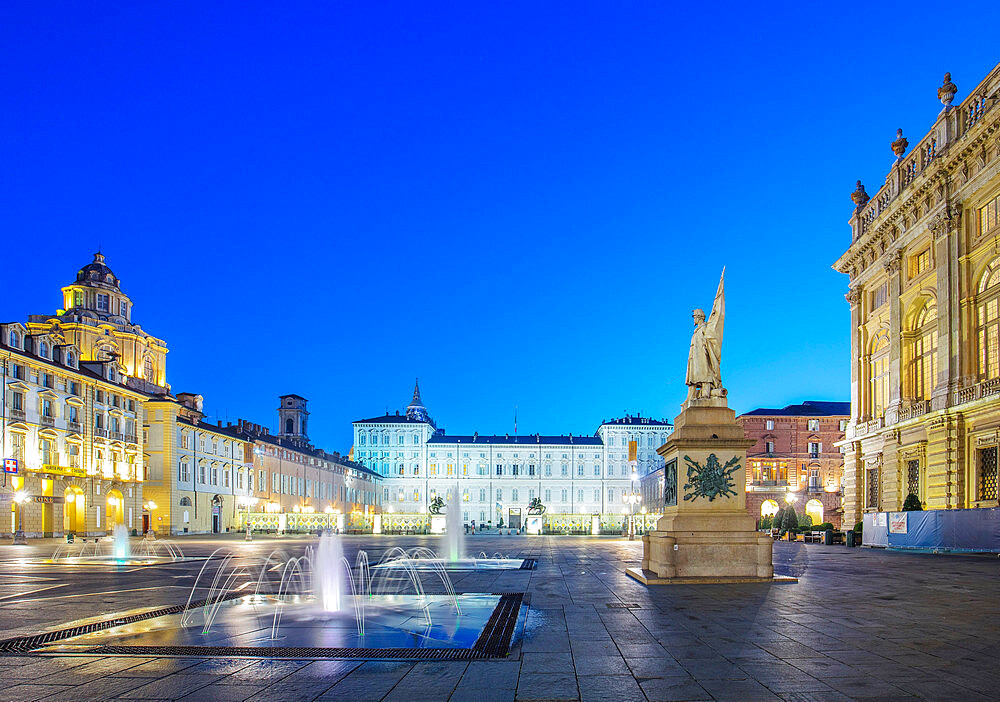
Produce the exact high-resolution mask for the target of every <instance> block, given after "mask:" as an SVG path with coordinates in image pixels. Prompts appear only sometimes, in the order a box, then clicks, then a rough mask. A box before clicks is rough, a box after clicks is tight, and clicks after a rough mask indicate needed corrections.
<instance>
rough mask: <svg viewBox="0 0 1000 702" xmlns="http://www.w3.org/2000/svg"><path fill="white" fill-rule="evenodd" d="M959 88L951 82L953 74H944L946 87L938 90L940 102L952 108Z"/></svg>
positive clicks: (943, 86)
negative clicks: (952, 102)
mask: <svg viewBox="0 0 1000 702" xmlns="http://www.w3.org/2000/svg"><path fill="white" fill-rule="evenodd" d="M957 92H958V86H957V85H955V84H954V83H952V82H951V73H945V74H944V85H942V86H941V87H940V88H938V100H940V101H941V104H942V105H946V106H949V107H950V106H951V101H952V100H954V99H955V93H957Z"/></svg>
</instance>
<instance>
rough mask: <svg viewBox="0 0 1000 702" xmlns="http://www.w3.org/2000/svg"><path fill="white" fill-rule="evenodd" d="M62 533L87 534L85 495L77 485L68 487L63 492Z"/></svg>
mask: <svg viewBox="0 0 1000 702" xmlns="http://www.w3.org/2000/svg"><path fill="white" fill-rule="evenodd" d="M63 531H64V532H65V533H67V534H86V533H87V495H86V493H84V491H83V488H81V487H80V486H79V485H70V486H68V487H67V488H66V490H65V491H64V492H63Z"/></svg>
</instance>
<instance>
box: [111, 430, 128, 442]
mask: <svg viewBox="0 0 1000 702" xmlns="http://www.w3.org/2000/svg"><path fill="white" fill-rule="evenodd" d="M111 438H112V439H113V440H114V441H124V440H125V435H124V434H122V433H121V432H120V431H113V432H111Z"/></svg>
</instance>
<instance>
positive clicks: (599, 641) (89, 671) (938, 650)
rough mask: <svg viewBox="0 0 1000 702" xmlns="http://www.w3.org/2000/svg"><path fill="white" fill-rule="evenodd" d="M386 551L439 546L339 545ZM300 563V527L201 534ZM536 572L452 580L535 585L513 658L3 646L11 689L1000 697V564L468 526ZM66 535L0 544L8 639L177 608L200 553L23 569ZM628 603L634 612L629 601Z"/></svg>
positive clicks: (139, 693) (555, 696) (113, 693)
mask: <svg viewBox="0 0 1000 702" xmlns="http://www.w3.org/2000/svg"><path fill="white" fill-rule="evenodd" d="M342 538H343V543H344V546H345V552H346V554H347V556H348V558H349V559H351V560H353V557H354V554H355V553H356V551H357V550H358V549H365V550H367V551H368V552H369V554H370V555H372V556H373V557H374V558H377V557H378V556H379V555H380V554H381V552H382V551H383V550H385V549H388V548H391V547H393V546H402V547H404V548H410V547H413V546H428V547H432V548H433V547H434V545H435V542H434V539H433V538H432V537H386V536H382V537H373V536H368V537H353V536H347V537H342ZM180 543H181V546H182V548H183V549H184V551H185V554H186V555H191V556H204V555H208V554H209V553H211V552H212V551H213V550H214V549H215V548H217V547H219V546H228V547H231V548H233V549H234V550H239V551H240V552H253V553H257V554H260V555H264V554H266V553H267V552H269V551H270V550H271V549H274V548H282V549H285V550H286V551H287V552H289V553H290V554H293V555H298V554H299V553H301V551H302V550H303V549H304V548H305V546H306V545H308V544H309V543H310V540H308V539H306V538H301V537H287V538H272V539H264V538H260V539H258V540H257V541H254V542H253V543H252V544H244V543H243V542H242V541H240V540H238V539H237V538H236V537H223V538H217V539H209V538H207V537H205V538H199V537H190V538H188V539H185V540H181V541H180ZM468 547H469V549H470V550H474V551H477V552H478V551H486V552H488V553H493V552H495V551H499V552H503V553H505V554H507V555H510V556H523V557H530V558H535V559H537V560H538V566H537V569H536V570H533V571H532V570H510V571H500V570H494V571H482V572H475V573H472V572H465V573H455V574H453V580H454V582H455V587H456V589H457V590H459V591H464V592H524V593H526V601H527V603H528V609H527V615H526V617H525V619H524V635H523V637H520V638H518V639H516V640H515V642H514V645H513V647H512V650H511V654H510V655H509V656H508V657H507V658H506V659H504V660H481V661H471V662H469V661H419V662H413V661H405V662H400V661H371V660H369V661H364V660H350V661H342V660H294V659H293V660H266V659H265V660H262V659H251V658H247V659H239V658H237V659H228V658H215V659H205V658H196V657H195V658H168V657H155V656H111V657H100V656H92V655H75V656H70V655H17V656H0V679H2V680H3V681H4V687H3V690H2V692H0V699H4V700H39V699H48V700H111V699H156V700H161V699H162V700H174V699H184V700H201V699H204V700H221V701H224V702H225V701H229V700H233V701H242V700H269V701H271V702H274V701H277V700H314V699H321V700H382V699H384V700H406V702H416V701H417V700H448V699H451V700H475V702H488V701H490V700H609V699H610V700H643V699H646V700H757V699H766V700H847V699H875V698H877V699H962V700H979V699H983V700H986V699H996V698H997V693H996V690H998V689H1000V672H998V671H997V663H996V651H997V650H998V645H1000V622H998V620H997V614H996V604H995V603H996V602H997V598H998V594H1000V593H998V591H1000V579H998V577H997V576H998V574H1000V560H998V559H997V558H995V557H985V556H940V555H937V556H935V555H920V554H909V553H894V552H885V551H873V550H868V549H847V548H845V547H843V546H822V545H815V544H809V545H804V544H789V543H785V542H778V543H776V544H775V551H774V554H775V559H774V560H775V566H776V571H777V572H778V573H780V574H792V575H796V576H798V577H799V578H800V582H799V583H798V584H780V585H777V584H774V585H766V584H765V585H756V584H754V585H750V584H748V585H701V586H655V587H652V588H648V589H647V588H645V587H643V586H642V585H640V584H638V583H636V582H635V581H633V580H631V579H630V578H628V577H626V576H625V574H624V572H623V571H624V568H625V567H626V566H630V565H631V566H634V565H637V564H638V561H639V558H640V554H641V544H640V543H639V542H631V543H630V542H627V541H622V540H620V539H610V538H588V537H495V536H493V537H483V536H476V537H471V538H470V539H469V541H468ZM53 548H54V544H42V545H33V546H28V547H17V548H15V547H13V546H0V560H2V565H3V567H2V574H0V626H2V627H3V629H4V637H3V638H10V637H13V636H17V635H26V634H34V633H39V632H42V631H48V630H52V629H56V628H62V626H63V625H65V624H66V623H67V622H70V621H77V620H80V619H83V618H86V617H101V616H108V615H111V614H114V613H120V612H123V611H126V610H132V609H135V608H138V607H147V608H149V607H162V606H168V605H176V604H182V603H183V602H184V601H185V600H186V599H187V595H188V591H189V589H190V587H191V583H192V582H193V581H194V577H195V575H196V574H197V572H198V569H199V568H200V567H201V563H200V562H186V563H177V564H173V565H168V566H156V567H147V568H132V569H129V568H126V569H122V570H108V569H101V568H75V569H70V568H63V567H60V566H51V565H40V564H30V563H25V562H23V561H22V560H21V559H22V558H24V559H35V558H41V557H44V556H47V555H49V554H50V553H51V551H52V549H53ZM622 604H629V605H637V606H629V607H623V606H621V605H622Z"/></svg>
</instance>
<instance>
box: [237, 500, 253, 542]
mask: <svg viewBox="0 0 1000 702" xmlns="http://www.w3.org/2000/svg"><path fill="white" fill-rule="evenodd" d="M236 501H237V502H238V503H239V505H240V506H241V507H245V508H246V511H247V516H246V519H245V520H244V521H245V522H246V523H245V524H244V526H245V527H246V531H247V535H246V536H245V537H244V539H243V540H244V541H253V531H252V530H251V528H250V508H251V507H252V506H254V505H255V504H257V498H256V497H248V496H240V497H237V498H236Z"/></svg>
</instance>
